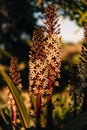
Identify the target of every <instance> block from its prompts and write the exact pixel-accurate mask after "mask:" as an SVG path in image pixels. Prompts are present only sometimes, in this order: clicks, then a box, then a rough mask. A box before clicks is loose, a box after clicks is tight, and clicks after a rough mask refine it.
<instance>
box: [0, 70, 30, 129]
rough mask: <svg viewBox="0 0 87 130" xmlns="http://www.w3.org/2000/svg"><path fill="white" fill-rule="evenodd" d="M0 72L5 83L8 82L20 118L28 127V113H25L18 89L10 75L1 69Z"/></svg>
mask: <svg viewBox="0 0 87 130" xmlns="http://www.w3.org/2000/svg"><path fill="white" fill-rule="evenodd" d="M0 74H1V76H2V77H3V78H4V80H5V81H6V83H7V84H8V87H9V89H10V91H11V93H12V95H13V97H14V100H15V102H16V105H17V108H18V110H19V113H20V116H21V119H22V121H23V123H24V125H25V128H29V127H30V115H29V114H28V113H27V110H26V107H25V105H24V102H23V99H22V97H21V95H20V93H19V91H18V90H17V88H16V86H15V85H14V84H13V82H12V80H11V79H10V77H9V76H8V75H7V73H6V72H4V71H3V70H0Z"/></svg>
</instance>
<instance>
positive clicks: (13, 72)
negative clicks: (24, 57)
mask: <svg viewBox="0 0 87 130" xmlns="http://www.w3.org/2000/svg"><path fill="white" fill-rule="evenodd" d="M10 76H11V79H12V81H13V82H14V84H15V85H16V86H17V88H18V89H19V90H20V91H21V87H22V85H21V81H22V80H21V75H20V70H19V67H18V59H17V58H16V57H12V58H11V63H10Z"/></svg>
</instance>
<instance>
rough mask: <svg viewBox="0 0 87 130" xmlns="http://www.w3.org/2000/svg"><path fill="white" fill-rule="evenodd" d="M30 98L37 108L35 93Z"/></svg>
mask: <svg viewBox="0 0 87 130" xmlns="http://www.w3.org/2000/svg"><path fill="white" fill-rule="evenodd" d="M30 99H31V103H32V106H33V108H34V109H35V110H36V98H35V97H34V96H33V95H31V96H30Z"/></svg>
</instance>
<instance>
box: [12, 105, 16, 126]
mask: <svg viewBox="0 0 87 130" xmlns="http://www.w3.org/2000/svg"><path fill="white" fill-rule="evenodd" d="M16 115H17V113H16V105H12V122H13V123H14V124H16V121H17V118H16Z"/></svg>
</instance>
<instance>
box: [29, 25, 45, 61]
mask: <svg viewBox="0 0 87 130" xmlns="http://www.w3.org/2000/svg"><path fill="white" fill-rule="evenodd" d="M32 41H33V46H32V48H31V52H30V53H31V54H32V56H33V54H34V58H35V59H42V57H43V55H44V53H43V47H44V46H43V44H44V42H45V35H44V28H42V27H36V28H35V30H34V33H33V38H32Z"/></svg>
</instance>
